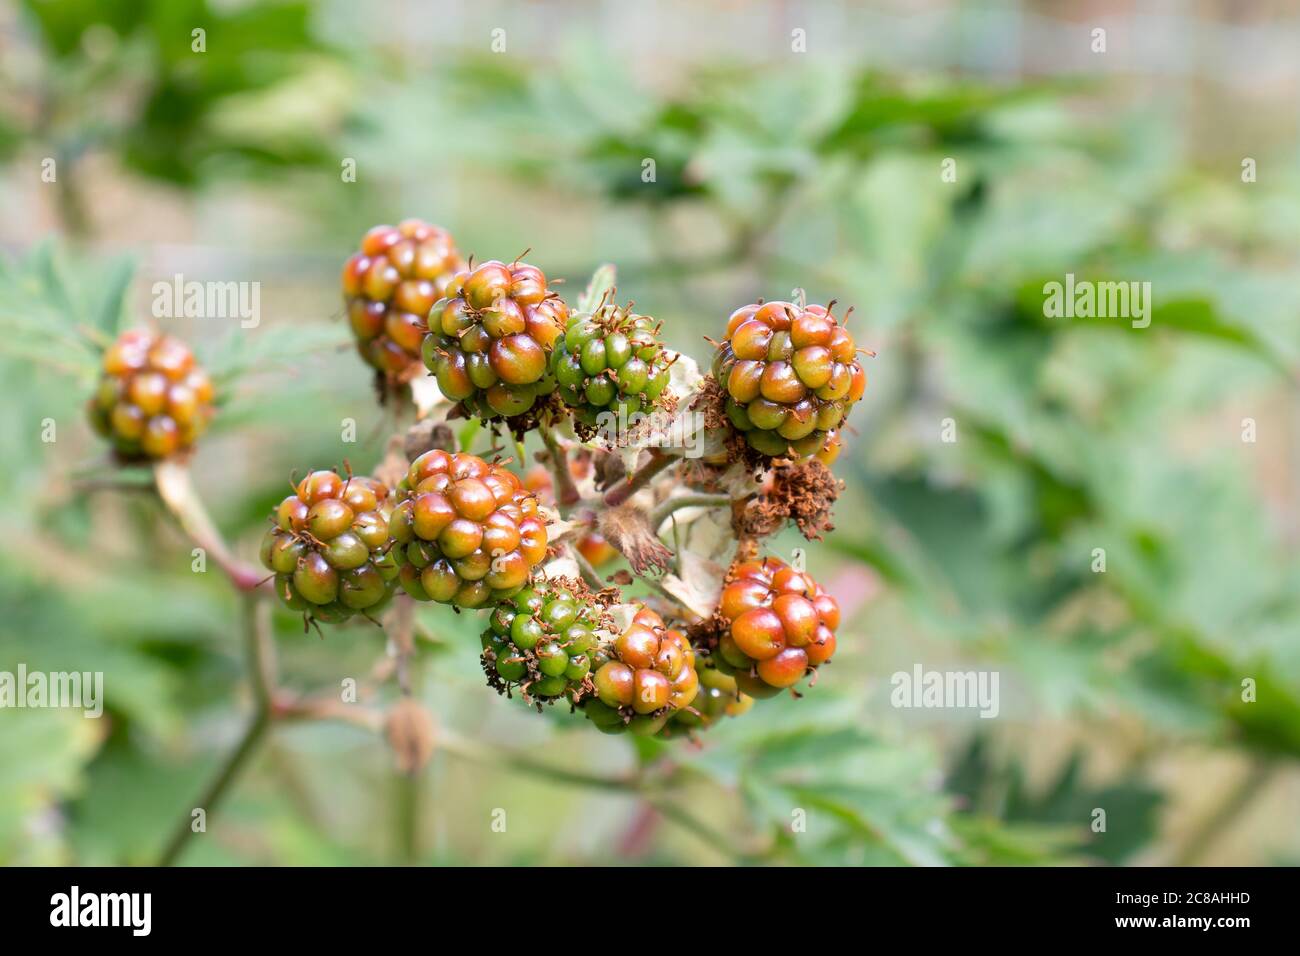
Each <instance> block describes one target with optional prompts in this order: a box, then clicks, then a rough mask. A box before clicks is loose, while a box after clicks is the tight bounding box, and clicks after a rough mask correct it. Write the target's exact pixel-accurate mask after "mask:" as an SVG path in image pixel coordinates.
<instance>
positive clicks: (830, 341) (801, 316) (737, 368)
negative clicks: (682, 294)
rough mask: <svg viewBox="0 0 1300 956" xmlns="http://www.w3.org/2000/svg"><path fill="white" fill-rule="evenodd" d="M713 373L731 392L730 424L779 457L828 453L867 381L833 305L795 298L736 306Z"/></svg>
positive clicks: (752, 443)
mask: <svg viewBox="0 0 1300 956" xmlns="http://www.w3.org/2000/svg"><path fill="white" fill-rule="evenodd" d="M832 304H833V303H832ZM713 377H714V378H715V379H716V380H717V382H718V384H719V385H721V386H722V388H723V389H725V391H726V396H727V401H726V411H727V416H728V417H729V418H730V419H731V423H732V424H733V425H734V426H735V427H736V428H737V429H738V430H739V431H741V432H743V433H744V435H745V439H746V441H748V443H749V445H750V446H751V447H752V448H754V449H755V450H756V451H758V452H759V453H761V454H763V455H767V456H770V457H774V458H781V457H793V458H807V457H810V456H813V455H820V454H822V453H823V452H827V451H828V449H829V448H830V445H831V443H832V442H833V441H834V439H833V438H832V436H831V433H832V432H834V431H835V430H836V429H838V428H839V427H840V423H841V422H842V421H843V420H844V417H845V415H847V414H848V411H849V408H850V407H851V406H852V405H853V404H854V403H855V402H857V401H858V400H859V399H860V398H862V393H863V392H864V390H865V389H866V387H867V376H866V372H865V371H864V370H863V368H862V363H861V362H859V361H858V349H857V346H856V345H855V344H854V341H853V336H852V335H850V334H849V332H848V330H847V329H845V328H844V326H843V325H842V324H840V322H839V321H838V320H837V319H836V318H835V316H834V315H832V314H831V311H830V309H829V308H827V307H826V306H821V305H808V306H804V305H799V304H795V303H791V302H766V303H758V304H754V305H747V306H744V307H743V308H740V309H737V310H736V311H735V312H733V313H732V314H731V318H730V319H729V320H728V321H727V334H726V337H725V338H724V339H723V341H722V342H721V344H719V346H718V348H717V352H716V354H715V355H714V359H713ZM829 454H830V457H831V458H832V459H833V458H834V454H835V453H834V452H830V453H829Z"/></svg>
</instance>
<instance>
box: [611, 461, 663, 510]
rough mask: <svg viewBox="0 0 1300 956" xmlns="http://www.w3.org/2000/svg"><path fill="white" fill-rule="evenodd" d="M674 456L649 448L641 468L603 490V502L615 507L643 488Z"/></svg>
mask: <svg viewBox="0 0 1300 956" xmlns="http://www.w3.org/2000/svg"><path fill="white" fill-rule="evenodd" d="M674 461H676V459H675V458H673V457H672V456H671V455H665V454H663V453H662V452H660V451H657V450H655V449H651V450H650V460H649V461H648V462H646V463H645V464H644V465H642V466H641V469H640V470H639V471H637V472H635V473H633V474H631V475H629V476H628V478H627V480H626V481H623V482H620V483H618V484H617V485H615V486H614V487H613V488H611V489H609V491H607V492H605V504H606V505H607V506H609V507H610V508H616V507H618V506H619V505H621V504H622V503H623V502H625V501H627V499H628V498H631V497H632V496H633V495H634V494H636V493H637V492H638V491H640V490H641V489H642V488H644V487H645V486H646V485H648V484H650V482H651V481H652V480H653V479H654V476H655V475H657V474H659V472H661V471H663V470H664V469H665V468H667V467H668V466H669V465H671V464H672V463H673V462H674Z"/></svg>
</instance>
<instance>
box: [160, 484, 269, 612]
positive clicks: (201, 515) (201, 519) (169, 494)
mask: <svg viewBox="0 0 1300 956" xmlns="http://www.w3.org/2000/svg"><path fill="white" fill-rule="evenodd" d="M154 486H155V487H156V488H157V489H158V497H160V498H161V499H162V501H163V504H164V505H166V507H167V510H168V511H169V512H170V513H171V514H172V515H173V516H174V517H175V518H176V520H177V522H179V524H180V526H181V528H182V529H184V531H185V533H186V534H188V535H189V536H190V538H192V539H193V541H194V543H195V544H197V545H198V546H199V547H200V548H201V549H202V550H203V551H204V553H205V554H207V555H208V556H210V557H211V558H212V560H214V561H215V562H216V563H217V564H218V565H219V566H220V568H221V570H223V571H225V572H226V575H227V576H228V577H229V578H230V581H231V583H232V584H234V586H235V587H236V588H237V589H238V590H240V591H242V592H245V593H247V592H250V591H254V590H256V589H257V587H258V585H260V584H261V583H262V581H263V580H264V579H265V578H266V575H265V574H264V573H262V572H261V571H260V570H258V569H257V568H255V567H253V566H252V565H251V564H247V563H245V562H243V561H240V560H239V559H238V558H236V557H235V556H234V555H233V554H231V553H230V548H229V547H227V546H226V541H225V539H224V538H223V537H222V536H221V532H220V531H219V530H217V526H216V525H215V524H214V523H213V521H212V518H210V517H209V516H208V510H207V508H205V507H204V505H203V499H202V498H200V497H199V493H198V491H197V490H196V489H195V487H194V481H193V478H192V476H191V474H190V469H189V467H188V466H187V465H183V464H179V463H177V462H174V461H161V462H159V463H158V464H156V465H154Z"/></svg>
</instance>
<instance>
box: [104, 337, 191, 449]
mask: <svg viewBox="0 0 1300 956" xmlns="http://www.w3.org/2000/svg"><path fill="white" fill-rule="evenodd" d="M212 397H213V390H212V381H211V379H209V378H208V375H207V373H206V372H204V371H203V369H201V368H199V367H198V366H197V365H196V364H195V363H194V354H193V353H192V352H191V351H190V350H189V347H188V346H187V345H186V344H185V343H184V342H182V341H181V340H180V339H176V338H173V337H172V336H170V335H159V334H155V333H153V332H150V331H148V330H145V329H134V330H132V331H129V332H123V333H122V335H121V336H119V337H118V339H117V341H116V342H114V343H113V344H112V345H111V346H110V347H109V348H108V350H107V351H106V352H105V353H104V361H103V374H102V376H101V377H100V380H99V387H98V389H97V390H96V392H95V397H94V398H92V399H91V400H90V401H89V402H88V403H87V405H86V413H87V416H88V417H89V419H90V424H91V427H93V428H94V429H95V431H96V432H98V433H99V434H100V435H103V436H104V437H105V438H107V439H109V440H110V441H111V442H112V443H113V448H114V450H115V451H116V452H117V454H118V456H119V457H121V458H122V459H124V460H128V461H134V460H141V459H160V458H167V457H169V456H170V455H173V454H175V453H177V452H184V451H188V450H189V449H190V448H192V447H193V445H194V442H195V440H196V439H197V438H198V437H199V436H200V435H201V434H203V432H204V430H205V429H207V427H208V423H209V422H210V421H211V420H212V416H213V408H212Z"/></svg>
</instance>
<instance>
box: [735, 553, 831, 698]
mask: <svg viewBox="0 0 1300 956" xmlns="http://www.w3.org/2000/svg"><path fill="white" fill-rule="evenodd" d="M718 614H719V615H720V616H721V617H722V619H723V620H724V621H726V623H727V630H725V631H724V632H723V633H722V635H721V637H720V638H719V640H718V646H717V651H716V653H715V654H714V655H713V658H714V660H715V661H716V663H717V665H718V666H719V667H720V668H722V669H723V670H729V671H731V672H732V673H733V674H734V675H735V677H736V683H737V685H738V686H739V687H740V689H741V690H743V691H744V692H745V693H747V694H752V695H753V696H755V697H771V696H773V695H774V694H776V693H777V692H778V691H780V690H781V689H782V688H785V687H790V686H793V685H794V684H796V683H797V682H798V681H799V680H800V678H802V677H803V676H804V675H805V674H806V673H808V672H809V671H812V670H815V669H816V668H817V667H819V666H821V665H822V664H824V663H826V662H827V661H828V660H830V658H831V655H833V654H834V653H835V629H836V628H837V627H839V623H840V606H839V604H837V603H836V601H835V599H834V598H833V597H831V596H830V595H829V594H827V593H826V592H825V591H824V590H823V589H822V586H821V585H820V584H818V583H817V582H816V581H814V580H813V578H812V576H811V575H809V574H806V573H805V572H803V571H796V570H794V569H793V568H791V567H789V566H787V565H786V564H785V563H784V562H783V561H780V560H777V559H776V558H764V559H763V560H761V561H747V562H745V563H743V564H740V565H737V566H736V567H735V568H734V569H733V570H732V573H731V576H730V577H729V579H728V583H727V585H726V586H725V587H724V588H723V589H722V599H721V601H720V602H719V604H718Z"/></svg>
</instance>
